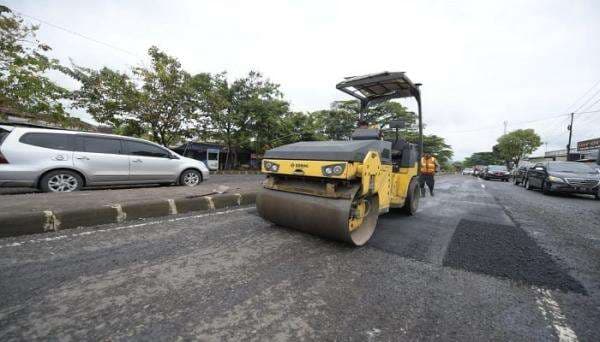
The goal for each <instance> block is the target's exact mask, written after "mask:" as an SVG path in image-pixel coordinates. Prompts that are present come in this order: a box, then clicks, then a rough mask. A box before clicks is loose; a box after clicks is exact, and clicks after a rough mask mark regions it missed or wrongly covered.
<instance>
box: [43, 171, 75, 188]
mask: <svg viewBox="0 0 600 342" xmlns="http://www.w3.org/2000/svg"><path fill="white" fill-rule="evenodd" d="M81 187H83V179H82V178H81V176H80V175H79V174H78V173H76V172H73V171H69V170H55V171H50V172H48V173H46V174H45V175H44V176H43V177H42V179H41V180H40V189H41V190H42V191H43V192H73V191H78V190H80V189H81Z"/></svg>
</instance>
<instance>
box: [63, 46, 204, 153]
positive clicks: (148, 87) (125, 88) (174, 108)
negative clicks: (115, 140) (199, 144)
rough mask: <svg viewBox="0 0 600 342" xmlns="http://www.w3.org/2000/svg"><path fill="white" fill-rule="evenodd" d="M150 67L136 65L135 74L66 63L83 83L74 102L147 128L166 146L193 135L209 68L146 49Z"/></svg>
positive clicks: (119, 126) (132, 128)
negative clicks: (200, 69) (193, 68)
mask: <svg viewBox="0 0 600 342" xmlns="http://www.w3.org/2000/svg"><path fill="white" fill-rule="evenodd" d="M148 55H149V56H150V61H151V63H150V66H149V67H134V68H133V69H132V70H131V75H129V74H127V73H124V72H118V71H115V70H111V69H109V68H106V67H105V68H102V69H100V70H93V69H89V68H84V67H80V66H77V65H73V67H72V68H70V69H69V68H62V70H63V71H64V72H65V73H68V74H69V75H70V76H71V77H73V78H74V79H76V80H78V81H79V82H80V83H81V84H82V86H81V88H80V89H78V90H76V91H74V92H73V95H72V99H73V106H74V107H77V108H85V109H86V110H87V111H88V112H89V113H90V114H91V115H92V117H93V118H94V119H95V120H96V121H98V122H99V123H103V124H110V125H111V126H113V127H115V128H116V130H117V131H121V132H126V133H129V134H135V135H140V134H144V133H146V132H148V133H149V135H150V138H151V139H152V140H154V141H156V142H158V143H160V144H162V145H163V146H169V145H171V144H173V143H176V142H178V141H179V140H181V139H182V138H185V137H190V136H191V135H192V132H194V128H195V126H196V124H197V122H198V119H199V116H200V115H201V108H202V105H203V102H204V101H205V98H204V95H205V93H206V92H205V89H206V88H207V87H208V85H209V76H208V75H207V74H198V75H194V76H192V75H190V74H189V73H188V72H186V71H185V70H183V68H182V67H181V64H180V63H179V61H178V60H177V59H176V58H174V57H171V56H169V55H167V54H166V53H164V52H162V51H160V50H159V49H158V48H157V47H154V46H153V47H151V48H150V49H148Z"/></svg>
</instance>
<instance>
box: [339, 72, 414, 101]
mask: <svg viewBox="0 0 600 342" xmlns="http://www.w3.org/2000/svg"><path fill="white" fill-rule="evenodd" d="M418 85H419V84H414V83H412V81H411V80H410V79H409V78H408V77H407V76H406V75H405V74H404V72H387V71H386V72H382V73H378V74H370V75H365V76H353V77H347V78H346V79H345V80H344V81H342V82H340V83H338V84H337V85H336V88H337V89H339V90H341V91H343V92H345V93H347V94H349V95H352V96H354V97H356V98H358V99H359V100H361V102H363V103H369V102H372V103H378V102H383V101H386V100H390V99H394V98H401V97H415V98H416V99H417V101H420V100H421V99H420V92H419V88H418Z"/></svg>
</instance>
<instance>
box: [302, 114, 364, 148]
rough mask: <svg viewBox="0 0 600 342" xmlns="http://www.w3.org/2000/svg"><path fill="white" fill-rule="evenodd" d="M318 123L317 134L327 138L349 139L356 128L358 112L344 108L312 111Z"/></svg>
mask: <svg viewBox="0 0 600 342" xmlns="http://www.w3.org/2000/svg"><path fill="white" fill-rule="evenodd" d="M310 115H311V116H312V117H314V119H315V121H316V123H317V130H316V134H317V135H319V136H321V137H323V139H327V140H348V139H350V137H351V136H352V131H354V129H355V128H356V114H355V113H353V112H351V111H347V110H342V109H334V108H332V109H324V110H318V111H315V112H312V113H311V114H310Z"/></svg>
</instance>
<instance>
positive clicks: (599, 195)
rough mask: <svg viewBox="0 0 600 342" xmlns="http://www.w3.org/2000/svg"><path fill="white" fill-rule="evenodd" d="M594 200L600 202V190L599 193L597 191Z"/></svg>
mask: <svg viewBox="0 0 600 342" xmlns="http://www.w3.org/2000/svg"><path fill="white" fill-rule="evenodd" d="M594 198H595V199H596V200H600V189H598V191H596V194H595V195H594Z"/></svg>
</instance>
